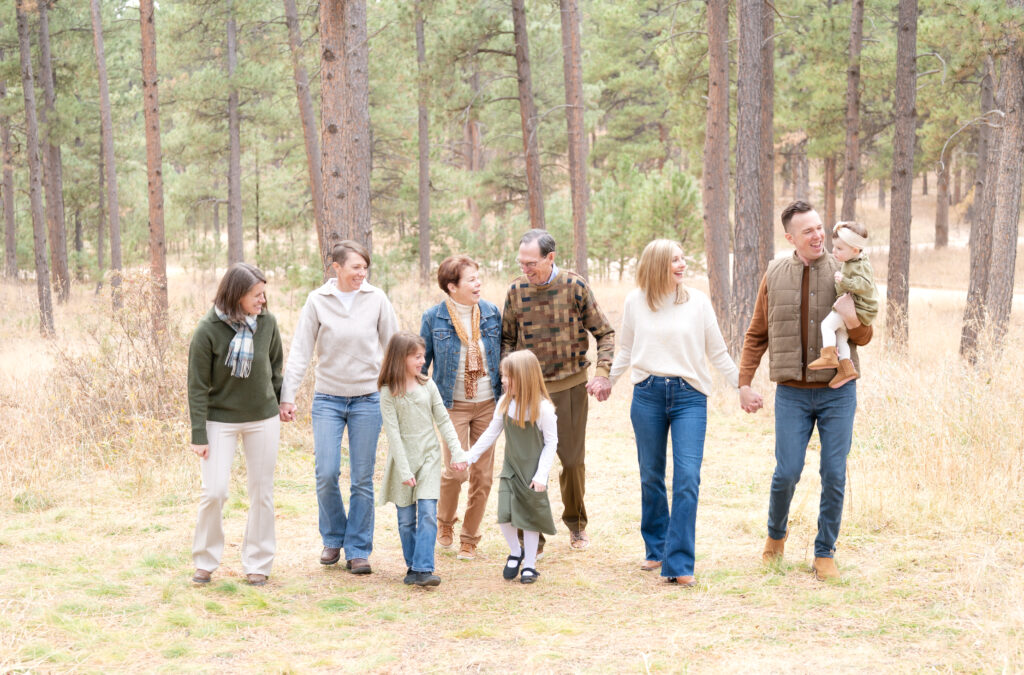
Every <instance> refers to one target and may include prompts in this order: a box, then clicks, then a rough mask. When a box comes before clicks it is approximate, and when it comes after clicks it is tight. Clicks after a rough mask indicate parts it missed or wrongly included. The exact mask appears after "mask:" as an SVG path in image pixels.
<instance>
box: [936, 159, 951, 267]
mask: <svg viewBox="0 0 1024 675" xmlns="http://www.w3.org/2000/svg"><path fill="white" fill-rule="evenodd" d="M935 183H936V190H935V248H946V247H947V246H948V245H949V153H948V152H946V153H944V154H943V156H942V157H940V158H939V170H938V171H937V172H936V174H935Z"/></svg>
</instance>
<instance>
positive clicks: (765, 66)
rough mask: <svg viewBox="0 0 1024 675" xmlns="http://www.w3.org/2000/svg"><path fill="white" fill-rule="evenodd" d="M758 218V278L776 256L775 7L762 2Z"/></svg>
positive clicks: (769, 3)
mask: <svg viewBox="0 0 1024 675" xmlns="http://www.w3.org/2000/svg"><path fill="white" fill-rule="evenodd" d="M761 11H762V12H763V15H762V25H761V30H762V35H763V37H762V42H761V127H760V129H761V166H760V168H759V169H758V178H759V179H760V200H761V217H760V222H759V223H758V233H757V278H758V281H760V279H761V277H763V276H764V273H765V272H766V271H767V269H768V263H769V262H771V260H772V258H774V257H775V237H774V235H775V229H774V227H773V223H774V222H775V218H774V211H775V184H774V183H775V38H774V37H773V35H774V33H775V7H774V5H773V3H771V2H768V1H767V0H765V1H764V2H763V3H762V5H761Z"/></svg>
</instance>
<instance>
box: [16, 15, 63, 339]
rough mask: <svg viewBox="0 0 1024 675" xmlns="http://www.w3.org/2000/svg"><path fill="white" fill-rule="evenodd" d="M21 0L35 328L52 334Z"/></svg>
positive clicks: (33, 103)
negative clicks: (36, 311)
mask: <svg viewBox="0 0 1024 675" xmlns="http://www.w3.org/2000/svg"><path fill="white" fill-rule="evenodd" d="M24 1H25V0H16V2H15V11H16V14H17V19H18V46H19V50H20V52H21V87H22V92H23V93H24V96H25V153H26V154H27V155H28V174H29V200H30V202H31V205H32V242H33V247H34V250H35V263H36V292H37V294H38V296H39V330H40V332H41V333H42V334H43V336H44V337H53V336H54V327H53V303H52V300H51V299H50V270H49V266H48V264H47V261H46V220H45V215H44V214H43V194H42V192H43V185H42V175H41V174H42V168H41V167H40V162H39V127H38V122H37V120H36V93H35V83H34V82H33V80H32V47H31V45H30V44H29V37H28V17H26V16H25V7H24Z"/></svg>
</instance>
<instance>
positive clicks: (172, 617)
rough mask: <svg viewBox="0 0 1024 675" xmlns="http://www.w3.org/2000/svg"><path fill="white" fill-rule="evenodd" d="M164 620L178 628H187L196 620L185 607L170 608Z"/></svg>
mask: <svg viewBox="0 0 1024 675" xmlns="http://www.w3.org/2000/svg"><path fill="white" fill-rule="evenodd" d="M164 621H166V622H167V623H169V624H170V625H172V626H176V627H178V628H188V627H189V626H192V625H193V624H195V622H196V617H195V616H193V615H192V614H191V613H190V612H189V611H188V610H185V609H172V610H171V611H169V612H168V613H167V615H166V616H165V617H164Z"/></svg>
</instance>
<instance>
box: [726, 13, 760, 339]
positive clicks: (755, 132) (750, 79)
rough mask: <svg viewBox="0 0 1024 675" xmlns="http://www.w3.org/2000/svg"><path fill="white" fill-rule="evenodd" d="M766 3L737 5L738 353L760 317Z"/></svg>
mask: <svg viewBox="0 0 1024 675" xmlns="http://www.w3.org/2000/svg"><path fill="white" fill-rule="evenodd" d="M762 1H763V0H737V7H738V12H737V14H738V21H739V27H738V28H739V47H738V49H739V56H738V60H739V65H738V67H737V69H736V235H735V238H734V243H733V247H734V248H733V274H732V283H733V294H732V297H733V312H734V313H733V331H732V341H731V350H732V352H733V354H738V353H739V351H740V348H741V347H742V341H743V335H744V333H745V331H746V329H747V325H748V324H749V323H750V317H751V316H752V315H753V313H754V300H755V299H756V297H757V287H758V283H759V282H760V279H759V278H758V271H759V267H758V238H759V237H758V231H759V227H758V224H759V222H760V220H761V194H760V193H761V177H760V173H761V172H760V164H761V161H760V154H761V77H762V76H763V70H762V67H761V41H762V39H763V35H764V31H763V30H762V27H761V25H762V23H763V17H764V12H763V11H762Z"/></svg>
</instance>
